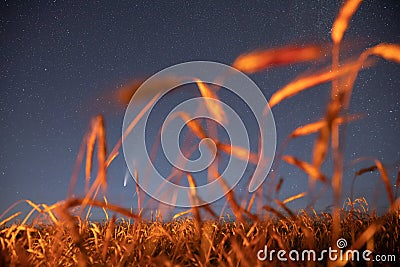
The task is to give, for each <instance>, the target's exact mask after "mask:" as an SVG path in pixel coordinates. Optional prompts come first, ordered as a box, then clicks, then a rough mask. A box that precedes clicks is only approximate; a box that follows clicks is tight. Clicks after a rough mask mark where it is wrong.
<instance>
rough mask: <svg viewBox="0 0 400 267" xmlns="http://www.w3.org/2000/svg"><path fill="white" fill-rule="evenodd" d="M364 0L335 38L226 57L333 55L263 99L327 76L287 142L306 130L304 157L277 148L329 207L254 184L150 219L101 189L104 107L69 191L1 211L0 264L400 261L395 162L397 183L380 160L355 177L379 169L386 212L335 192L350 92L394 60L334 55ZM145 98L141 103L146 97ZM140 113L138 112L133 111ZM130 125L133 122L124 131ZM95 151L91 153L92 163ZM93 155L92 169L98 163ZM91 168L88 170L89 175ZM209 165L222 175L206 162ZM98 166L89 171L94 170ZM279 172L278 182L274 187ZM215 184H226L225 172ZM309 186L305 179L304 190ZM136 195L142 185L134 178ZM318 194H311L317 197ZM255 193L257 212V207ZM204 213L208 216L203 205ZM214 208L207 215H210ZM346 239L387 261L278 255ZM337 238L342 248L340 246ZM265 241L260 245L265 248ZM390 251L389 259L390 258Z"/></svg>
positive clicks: (116, 150)
mask: <svg viewBox="0 0 400 267" xmlns="http://www.w3.org/2000/svg"><path fill="white" fill-rule="evenodd" d="M360 3H361V1H359V0H349V1H346V2H345V4H344V5H343V6H341V8H340V10H339V13H338V15H337V17H336V20H335V21H334V23H333V26H332V33H331V38H332V44H329V45H327V44H324V45H316V44H310V45H305V46H296V45H290V46H282V47H275V48H272V49H265V50H256V51H251V52H248V53H244V54H242V55H239V56H238V57H237V58H236V60H235V61H234V62H233V63H232V66H233V67H235V68H236V69H238V70H240V71H242V72H243V73H246V74H248V75H251V74H253V73H256V72H257V73H258V72H263V71H266V70H268V69H269V68H274V67H276V66H281V67H282V66H286V65H289V64H296V63H300V62H312V61H314V60H318V59H319V58H321V57H322V54H323V53H327V52H329V53H331V58H332V62H331V63H330V64H329V66H327V67H326V69H321V70H319V71H316V72H314V73H311V74H307V75H304V76H302V77H301V78H298V79H296V80H294V81H292V82H290V83H288V84H287V85H286V86H284V87H283V88H281V89H279V90H277V91H276V92H275V93H274V94H273V95H272V97H271V98H270V99H269V105H270V108H271V109H273V108H274V107H275V106H277V105H285V100H286V99H288V98H292V97H293V98H294V99H295V97H296V95H297V94H301V93H302V92H303V91H305V90H308V89H310V88H312V87H315V86H317V85H320V84H323V83H331V84H332V88H331V92H330V99H329V101H328V103H326V108H325V114H323V115H322V119H321V120H320V121H316V122H312V123H309V124H306V125H303V126H301V127H299V128H297V129H294V130H293V132H292V134H291V135H290V136H289V137H288V139H287V142H290V141H291V140H292V139H295V138H301V137H303V136H308V135H314V136H315V140H314V145H313V150H312V155H311V159H312V161H311V162H307V161H305V160H303V159H299V158H297V157H296V156H294V155H283V154H281V153H278V158H277V159H276V160H278V161H284V162H286V163H287V164H290V165H293V166H295V167H297V168H298V169H300V170H301V171H302V172H304V173H305V174H307V175H308V176H309V179H310V187H312V186H313V185H315V184H316V183H320V184H323V185H326V186H328V187H331V188H332V191H333V200H334V203H333V209H332V211H331V212H319V211H316V210H313V209H309V210H307V211H306V209H304V210H300V211H292V210H291V209H289V208H288V207H287V203H289V202H292V201H296V200H298V199H300V198H303V197H305V196H306V195H307V192H302V193H299V194H297V195H294V196H291V197H289V198H286V199H284V200H280V199H273V200H272V201H270V202H265V201H264V200H263V199H262V198H263V193H262V190H263V188H262V187H261V188H260V189H259V190H258V191H256V192H255V193H254V194H252V196H251V198H249V199H246V200H245V201H241V203H239V201H238V200H237V197H236V195H235V191H234V190H233V191H230V190H226V192H225V193H226V195H225V198H226V203H227V205H228V206H229V208H230V210H231V211H232V213H229V214H228V213H227V214H217V212H216V211H215V210H214V208H213V206H212V205H203V206H196V207H192V208H191V209H187V210H185V211H183V212H180V213H176V214H175V215H174V216H173V218H172V219H171V220H164V219H163V217H162V216H161V214H160V213H158V212H157V210H156V211H154V214H153V213H152V217H151V218H147V217H145V216H142V215H143V214H142V213H141V211H142V208H143V206H144V205H145V203H141V198H140V197H138V203H136V204H137V209H135V210H133V209H126V208H124V207H121V206H119V205H117V204H114V203H109V202H108V200H107V183H108V181H107V168H108V166H109V165H110V164H111V163H112V162H113V160H114V159H115V158H116V157H121V155H120V154H121V146H122V139H121V140H120V141H119V142H118V143H117V144H116V145H115V146H114V147H113V149H111V151H110V152H109V151H108V150H107V147H108V144H107V143H106V138H105V134H106V125H105V122H104V118H103V116H102V115H98V116H96V117H94V118H93V119H92V121H91V122H90V126H89V130H88V131H87V133H86V135H85V136H84V138H83V142H82V146H81V149H80V151H79V152H78V155H77V167H76V170H74V175H73V177H72V179H71V186H70V188H69V192H68V195H69V196H70V197H68V198H67V199H65V200H63V201H59V202H57V203H54V204H45V203H34V202H32V201H30V200H21V201H20V202H18V203H16V204H15V205H13V206H12V207H10V209H8V210H6V211H4V212H3V213H2V214H1V217H0V247H1V251H0V265H1V266H266V265H272V266H286V265H289V266H297V265H299V264H300V265H305V266H325V265H330V266H345V265H346V266H353V265H354V266H358V265H360V264H362V265H367V266H375V265H376V264H381V265H384V266H385V265H388V266H395V265H396V262H397V263H398V262H399V261H400V258H399V257H400V246H399V244H400V214H399V211H400V210H399V207H400V197H399V196H398V192H397V188H398V187H399V186H400V166H398V171H397V177H395V178H394V179H395V180H396V184H395V186H393V185H392V184H391V182H390V181H391V180H393V178H392V177H389V174H388V171H387V170H386V168H385V166H384V164H383V163H382V162H381V161H380V160H378V159H374V160H373V164H371V166H370V167H368V168H364V169H361V170H359V171H358V172H357V173H356V174H355V176H354V177H355V178H356V177H358V176H361V175H363V174H364V173H368V172H378V173H379V175H380V179H381V183H382V184H383V185H384V187H385V191H386V193H385V194H386V196H384V197H386V198H388V199H389V203H390V204H389V207H388V208H387V210H386V212H385V213H384V214H379V215H378V214H377V213H376V212H375V210H373V209H370V208H369V204H368V203H367V201H366V199H365V198H362V197H361V198H356V199H351V198H348V199H347V200H346V201H345V203H342V202H341V193H342V190H343V189H342V179H343V154H342V149H343V148H342V147H341V143H340V140H341V139H340V135H341V134H342V133H341V132H340V131H339V127H340V126H342V125H345V124H348V123H352V122H353V121H356V120H359V119H361V116H360V115H358V114H348V110H349V105H350V101H349V99H350V97H351V94H352V90H353V88H354V84H355V83H356V82H357V75H358V73H359V72H361V71H363V69H366V68H374V67H375V65H376V64H377V63H376V60H375V58H382V59H384V60H387V61H393V62H396V63H400V45H399V44H393V43H381V44H377V45H375V46H372V47H367V48H365V50H364V52H362V53H361V54H360V55H358V57H356V58H355V59H354V58H353V59H348V60H339V59H340V55H341V43H342V40H343V36H344V34H345V32H346V30H347V28H348V26H349V21H350V20H351V19H352V15H353V14H354V13H355V12H356V10H357V8H358V7H359V5H360ZM196 84H197V86H198V87H199V90H200V92H201V94H202V96H204V97H208V98H215V99H218V98H219V97H218V95H217V94H216V93H215V92H214V89H213V88H211V87H208V86H207V85H206V84H205V83H203V82H202V81H200V80H198V81H196ZM139 85H140V83H134V84H133V85H132V84H131V85H130V86H129V88H128V89H127V88H122V89H121V90H120V91H119V92H118V95H117V96H116V97H117V98H119V99H120V100H121V101H122V102H129V99H130V98H131V97H132V95H133V94H134V92H135V89H132V87H134V88H137V87H138V86H139ZM151 104H152V102H151V100H150V101H149V103H148V104H147V105H146V106H145V107H144V109H146V108H148V107H149V106H150V105H151ZM205 108H206V109H209V110H210V112H211V113H213V114H215V116H221V115H222V111H221V107H219V106H213V105H206V107H205ZM138 119H139V118H138ZM133 127H135V121H133V122H132V124H131V125H129V127H128V130H127V131H126V132H125V133H124V135H128V134H129V133H130V130H131V129H132V128H133ZM188 127H189V129H190V131H192V132H193V134H194V135H195V136H197V137H199V138H200V139H203V138H205V137H207V133H206V132H205V130H204V129H203V128H202V126H201V125H200V124H198V123H196V122H195V121H190V123H189V124H188ZM217 144H218V146H217V149H219V150H220V151H222V152H226V153H228V154H230V155H232V156H236V157H239V158H240V157H242V155H244V154H245V155H247V154H250V160H251V159H253V158H257V157H258V155H253V154H252V152H249V151H243V150H242V149H241V148H240V147H230V146H229V145H226V144H222V143H218V142H217ZM329 155H331V156H332V158H333V160H332V173H331V174H326V173H323V172H322V170H321V166H322V165H323V163H324V162H325V160H326V158H327V157H328V156H329ZM94 161H96V163H95V164H94V163H93V162H94ZM81 165H83V166H84V172H85V177H83V179H85V183H86V190H85V195H84V196H82V197H76V196H74V194H73V192H74V189H75V185H76V183H77V181H78V179H82V177H79V176H78V173H79V169H80V167H81ZM94 166H96V170H94ZM94 174H95V175H94ZM211 175H214V177H218V176H219V174H218V172H217V171H215V170H214V172H213V173H211ZM93 176H94V177H96V178H95V179H94V180H93V181H91V180H90V177H93ZM185 178H187V181H188V184H189V185H190V187H191V188H192V189H193V190H192V191H191V199H193V200H194V201H197V200H198V196H197V194H196V182H195V181H194V179H193V178H192V177H191V175H190V174H187V177H185ZM281 185H282V181H281V182H280V183H279V184H278V185H277V187H276V188H274V190H275V191H277V192H278V191H279V190H280V189H281V188H280V187H281ZM221 187H224V182H223V179H222V182H221ZM310 190H311V189H310ZM136 193H137V195H138V196H140V195H141V194H143V193H144V192H142V191H141V188H140V187H139V186H138V185H137V186H136ZM316 201H318V200H316ZM20 203H27V204H28V205H30V207H31V211H30V212H29V213H28V214H22V213H21V212H16V213H12V212H10V211H11V210H12V209H13V208H14V207H15V206H16V205H18V204H20ZM256 203H261V205H260V209H257V212H254V209H253V206H254V205H256ZM93 209H98V210H100V211H102V212H103V214H104V219H103V220H102V221H93V220H91V218H90V214H91V210H93ZM205 215H207V216H205ZM210 218H211V219H210ZM339 238H342V239H345V240H346V242H347V244H346V245H347V246H346V247H345V251H346V250H360V251H361V250H370V251H373V255H379V254H381V255H388V259H389V260H388V261H387V262H381V263H377V262H372V261H370V262H368V261H365V260H363V261H361V262H354V261H351V260H349V259H342V260H335V261H330V260H328V259H327V257H324V258H323V259H321V260H320V261H318V260H314V261H313V260H302V259H299V260H298V261H295V260H292V259H289V260H287V261H282V260H279V259H278V257H277V251H285V252H286V253H287V254H288V253H289V252H290V251H291V250H298V251H304V250H315V251H316V253H317V254H318V253H321V252H322V250H324V249H326V248H328V247H332V248H336V249H338V243H337V240H338V239H339ZM266 246H267V247H268V251H270V252H271V251H275V256H274V254H272V255H271V254H268V255H270V256H271V257H270V258H269V257H267V258H266V259H265V260H264V261H263V260H260V259H259V258H258V257H257V255H260V250H261V251H262V250H263V249H264V247H266ZM339 248H340V247H339ZM263 253H264V251H262V253H261V254H263ZM389 255H391V256H393V257H394V258H391V257H389Z"/></svg>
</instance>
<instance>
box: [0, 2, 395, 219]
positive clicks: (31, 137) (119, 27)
mask: <svg viewBox="0 0 400 267" xmlns="http://www.w3.org/2000/svg"><path fill="white" fill-rule="evenodd" d="M340 2H341V1H304V2H302V1H281V0H280V1H265V2H263V1H257V2H253V1H251V2H248V3H247V2H246V3H245V2H243V3H242V2H239V1H234V2H222V1H221V2H214V1H210V2H203V3H195V2H192V1H176V2H174V3H163V4H151V3H150V2H149V3H136V2H133V1H132V2H131V1H126V2H122V1H91V2H86V1H35V2H32V1H3V2H2V3H1V4H0V51H1V52H0V62H1V63H0V196H1V197H0V211H3V210H5V209H6V208H7V207H8V206H9V205H11V204H12V203H14V202H15V201H17V200H19V199H31V200H32V201H34V202H36V203H48V204H50V203H53V202H56V201H59V200H62V199H64V198H65V196H66V194H67V188H68V185H69V180H70V177H71V174H72V170H73V166H74V163H75V159H76V156H77V153H78V150H79V146H80V143H81V141H82V138H83V136H84V133H85V131H86V129H87V127H88V125H89V121H90V118H91V117H93V116H94V115H96V114H98V113H102V114H104V116H105V121H106V132H107V142H108V145H109V147H110V148H112V146H113V145H114V144H115V143H116V142H117V140H118V139H119V137H120V135H121V127H122V120H123V114H124V108H122V107H120V106H118V105H116V104H115V103H114V102H113V98H112V96H113V94H114V92H115V88H117V87H119V86H121V85H122V84H125V83H126V82H129V81H131V80H132V79H135V78H142V77H146V76H149V75H152V74H154V73H156V72H158V71H160V70H162V69H163V68H166V67H168V66H171V65H174V64H177V63H182V62H186V61H193V60H209V61H216V62H221V63H225V64H231V63H232V62H233V60H234V59H235V58H236V57H237V56H238V55H239V54H241V53H243V52H248V51H251V50H254V49H259V48H270V47H275V46H284V45H288V44H299V45H303V44H307V43H311V42H312V43H319V44H328V43H329V42H330V30H331V25H332V23H333V21H334V18H335V16H336V14H337V12H338V10H339V6H340ZM399 11H400V3H399V1H393V0H392V1H390V0H383V1H366V2H365V3H362V4H361V6H360V9H359V10H358V11H357V13H356V14H355V16H354V17H353V20H352V22H351V24H350V29H349V30H348V32H347V33H346V35H345V40H344V47H345V48H347V50H346V52H345V54H346V55H348V56H352V57H355V56H357V55H358V54H359V53H360V52H361V51H363V49H365V48H367V47H371V46H373V45H376V44H378V43H380V42H392V43H400V42H399V41H400V20H399V18H398V14H400V12H399ZM328 64H329V61H328V58H327V59H326V60H325V61H324V62H320V63H318V65H315V64H314V65H313V64H301V65H296V66H295V65H293V66H288V67H279V68H276V69H272V70H270V71H267V72H261V73H258V74H255V75H252V76H250V77H251V78H252V79H253V80H254V81H255V82H256V83H257V85H258V86H259V87H260V88H261V90H262V91H263V93H264V95H265V96H266V98H267V99H269V98H270V97H271V95H272V94H273V92H275V91H276V90H278V89H279V88H281V87H282V86H284V85H285V84H287V83H289V82H290V81H291V80H293V79H294V78H296V77H297V76H298V75H300V74H302V73H303V72H304V71H308V72H310V71H312V70H317V69H318V67H321V66H323V67H325V66H327V65H328ZM399 73H400V66H399V65H396V64H395V63H392V62H386V61H384V60H378V61H377V62H376V65H375V66H374V67H372V68H370V69H368V70H365V71H363V72H362V73H361V74H360V75H359V77H358V79H357V81H356V85H355V88H354V93H353V96H352V102H351V109H350V112H352V113H362V114H365V118H364V119H363V120H360V121H357V122H354V123H352V124H350V125H348V126H347V129H346V130H347V138H346V151H345V158H346V163H350V162H351V161H352V160H355V159H357V158H359V157H374V158H377V159H379V160H381V161H382V162H383V163H384V165H385V166H386V167H387V168H388V170H389V174H390V177H391V179H392V184H394V181H395V173H396V166H397V165H398V164H399V161H400V139H399V138H398V136H400V127H399V118H400V108H399V106H400V105H399V103H400V90H399V88H400V80H399V79H398V77H399ZM328 96H329V85H324V86H318V87H316V88H314V89H311V90H309V91H307V92H304V93H302V94H300V95H297V96H295V97H293V98H291V99H289V100H287V101H285V102H283V103H282V104H280V105H278V106H276V107H275V108H274V109H273V113H274V116H275V122H276V127H277V136H278V146H279V145H280V144H282V141H283V140H284V139H285V137H286V136H287V135H288V134H290V132H291V131H292V130H294V129H295V128H296V127H298V126H300V125H303V124H306V123H308V122H312V121H315V120H318V119H319V118H321V117H322V116H323V112H324V108H325V104H326V102H327V100H328ZM314 138H315V136H310V137H306V138H300V139H298V140H295V141H293V142H291V143H290V144H289V146H288V147H287V150H286V154H291V155H295V156H297V157H298V158H300V159H303V160H306V161H311V153H310V151H311V149H312V144H313V140H314ZM372 164H373V162H371V161H367V162H363V163H360V164H357V165H354V166H348V167H347V168H346V169H345V176H344V188H345V193H346V192H347V190H348V188H349V184H350V183H351V179H352V178H353V175H354V172H355V171H356V170H358V169H360V168H362V167H366V166H370V165H372ZM278 171H279V176H282V177H284V178H285V181H284V183H283V187H282V191H281V193H280V195H279V198H280V199H284V198H286V197H288V196H290V195H294V194H297V193H300V192H302V191H305V190H306V189H307V177H306V176H305V175H304V174H302V173H301V172H300V171H298V170H297V169H296V168H294V167H292V166H289V165H287V164H284V163H282V164H280V169H279V170H278ZM324 171H326V173H328V175H329V173H330V167H329V166H328V165H327V166H326V167H324ZM125 172H126V167H125V163H124V160H123V158H122V157H119V158H117V159H116V161H115V162H114V164H113V165H112V166H111V168H110V170H109V185H110V186H109V198H110V200H111V201H113V202H117V203H120V204H121V205H123V206H126V207H130V206H131V205H132V203H133V202H134V200H133V199H132V195H133V193H134V186H133V183H130V184H128V186H127V187H125V188H124V187H123V179H124V176H125ZM80 181H83V176H81V177H80ZM77 188H78V190H77V192H78V194H79V192H81V191H82V189H83V183H82V182H80V183H79V184H78V186H77ZM356 188H357V190H356V195H357V196H366V197H367V200H368V201H369V202H370V204H371V205H374V203H375V205H376V206H377V207H385V206H386V205H387V197H386V195H385V192H384V187H383V186H382V185H381V184H380V183H379V176H378V174H376V173H372V174H366V175H364V176H362V177H360V178H359V180H358V182H357V183H356ZM329 194H330V193H329V191H328V193H327V194H326V195H325V196H328V195H329ZM305 203H306V200H299V201H297V202H295V203H293V204H291V205H290V207H292V208H295V209H298V208H302V207H304V206H305ZM330 204H331V199H330V198H329V197H324V198H322V199H321V200H320V202H319V204H318V208H319V209H324V208H325V207H326V206H328V205H330Z"/></svg>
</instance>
